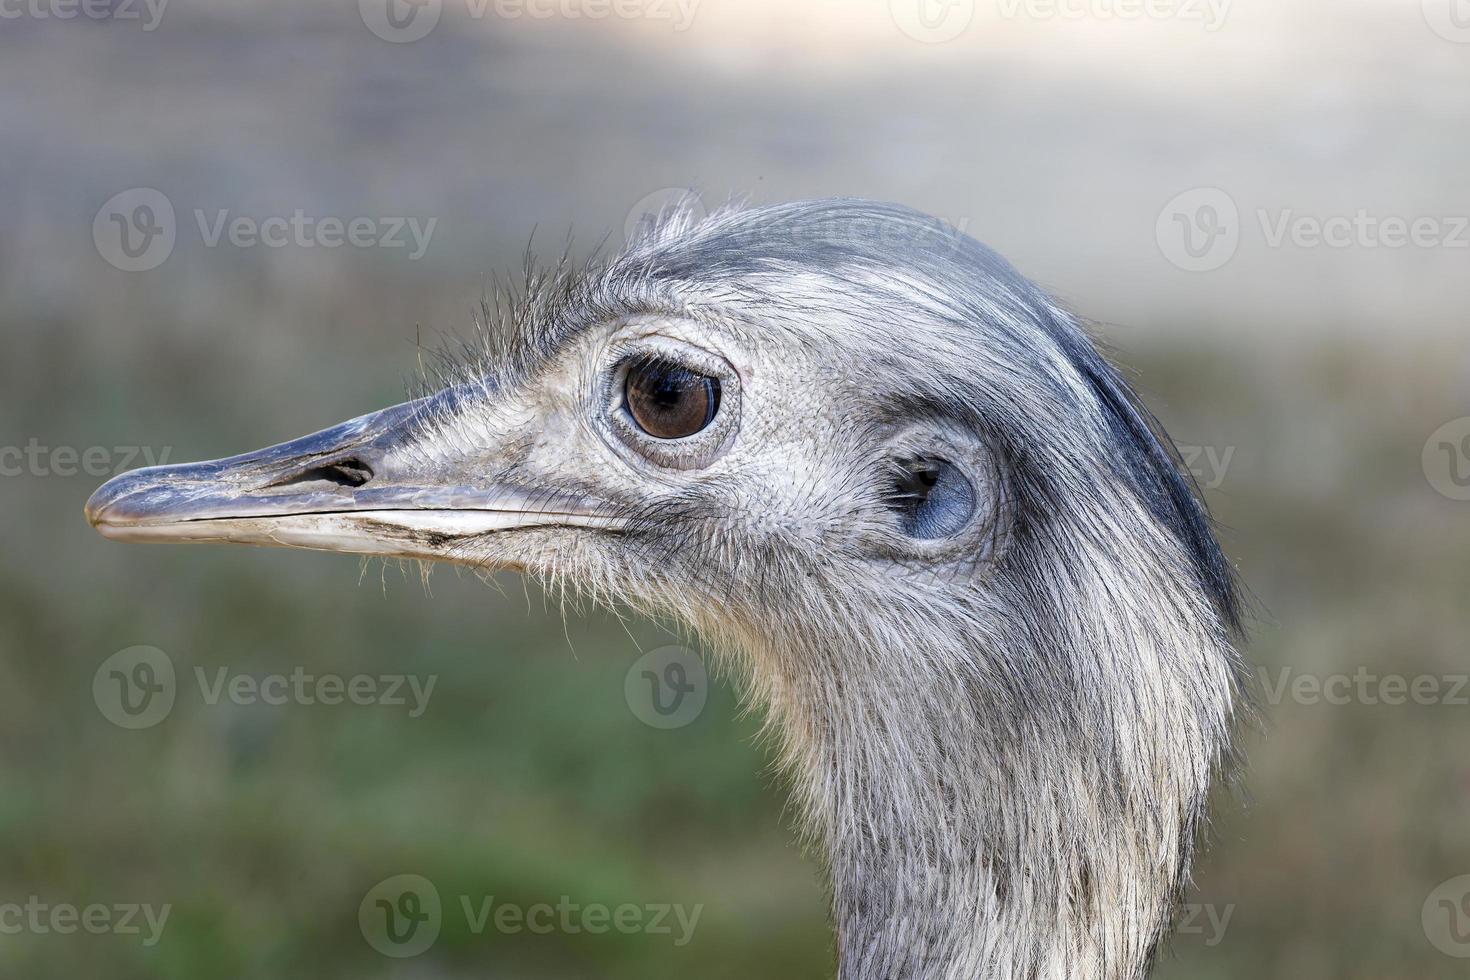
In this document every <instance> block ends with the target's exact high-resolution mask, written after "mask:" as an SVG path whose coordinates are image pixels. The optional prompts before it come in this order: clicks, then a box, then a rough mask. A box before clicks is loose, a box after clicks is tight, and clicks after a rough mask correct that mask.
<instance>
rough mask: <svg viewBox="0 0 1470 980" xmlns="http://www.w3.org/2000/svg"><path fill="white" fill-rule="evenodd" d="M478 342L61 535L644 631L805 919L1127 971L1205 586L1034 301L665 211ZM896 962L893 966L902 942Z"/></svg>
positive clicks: (115, 498) (945, 275)
mask: <svg viewBox="0 0 1470 980" xmlns="http://www.w3.org/2000/svg"><path fill="white" fill-rule="evenodd" d="M489 320H490V322H489V323H488V324H487V329H486V331H485V343H484V345H483V348H484V349H483V350H482V351H481V353H480V354H479V355H478V356H475V357H473V358H468V359H466V360H465V362H464V363H463V364H462V365H460V366H459V367H458V368H456V369H455V370H453V371H452V372H451V373H450V374H449V376H448V377H446V378H445V382H444V384H443V386H442V388H441V389H440V390H437V391H435V392H433V393H431V394H429V395H427V396H426V397H423V398H420V399H418V400H415V401H411V402H408V403H406V404H402V405H398V406H396V407H393V408H388V409H385V410H383V411H379V412H376V413H374V414H370V415H365V416H363V417H361V418H357V419H353V420H351V421H349V422H345V423H342V424H340V425H337V426H334V427H332V428H329V429H326V430H324V431H321V432H318V433H316V434H315V435H311V436H307V437H305V438H301V439H297V440H295V441H292V442H287V443H283V444H280V445H277V446H272V447H270V448H267V449H263V450H260V451H258V452H253V453H247V454H245V455H241V456H234V457H231V458H228V459H222V460H218V461H215V462H207V463H196V464H188V465H180V466H166V467H155V468H150V469H143V470H137V471H133V472H130V473H127V474H124V475H122V476H119V477H117V478H115V479H113V480H112V481H110V482H109V483H107V484H106V485H105V486H103V487H102V488H101V489H100V490H98V491H97V493H96V494H95V495H94V496H93V498H92V499H91V500H90V501H89V502H88V505H87V516H88V519H89V520H90V521H91V522H92V523H93V525H95V526H96V527H97V529H98V530H99V531H101V532H102V533H103V534H104V535H106V536H108V537H111V538H117V539H120V540H131V541H228V542H241V543H247V544H262V545H285V546H291V547H302V548H315V549H322V550H332V551H344V552H357V553H361V554H368V555H384V556H400V557H406V558H413V559H424V560H428V561H447V562H458V563H465V564H470V565H474V566H477V567H480V568H487V569H504V568H509V569H517V570H523V571H525V572H527V573H529V574H531V575H534V576H537V577H540V578H542V579H544V580H546V581H548V582H552V583H556V584H562V585H567V586H571V587H574V588H577V589H579V590H582V591H583V592H585V593H587V594H590V595H592V596H594V597H596V598H599V599H605V600H608V601H621V602H626V603H630V604H632V605H634V606H637V607H640V608H645V609H650V610H654V611H657V612H661V613H671V614H673V615H674V616H675V617H677V618H679V619H681V620H682V621H684V622H685V623H687V624H689V625H690V626H692V627H694V628H695V629H697V630H699V631H701V632H703V633H705V634H707V635H708V636H710V637H711V638H714V639H716V640H719V641H721V644H720V645H721V646H728V647H729V648H731V649H739V650H741V651H744V652H746V653H748V654H749V655H750V657H749V662H750V665H751V667H750V671H749V676H750V678H751V680H752V682H753V688H754V690H755V692H756V695H757V696H758V697H760V698H761V699H763V700H764V701H765V702H767V703H768V704H769V705H770V706H771V707H772V716H773V717H774V718H775V719H776V720H777V723H778V725H779V727H780V728H781V736H782V740H783V745H784V747H785V752H784V757H785V758H786V759H787V760H788V761H789V762H790V764H791V765H792V767H793V768H794V769H795V770H796V771H797V773H798V775H799V776H800V777H801V778H800V779H799V780H798V782H799V784H800V787H799V788H800V791H801V792H802V793H803V794H804V800H805V803H806V807H805V810H806V812H807V813H808V815H809V816H810V817H811V820H812V822H813V824H814V825H815V827H816V829H817V830H818V831H819V832H820V834H821V835H822V836H823V837H824V838H825V839H826V840H827V841H828V843H829V853H830V854H831V855H832V862H833V866H834V871H833V873H834V893H835V901H836V904H837V909H838V918H839V921H840V922H847V921H849V920H853V921H856V920H857V919H864V918H865V917H869V918H871V917H876V916H879V914H880V913H881V912H882V911H883V910H885V909H887V910H889V911H890V912H891V911H893V909H894V908H895V907H896V906H898V905H901V904H902V902H903V901H905V899H904V897H903V896H904V895H905V894H909V895H910V897H912V893H913V889H912V887H908V886H904V885H902V883H903V882H904V881H908V882H909V883H910V884H912V882H913V881H914V880H915V878H916V876H917V878H919V879H922V880H925V881H929V880H932V876H927V877H926V876H925V874H924V873H923V872H922V870H921V869H923V868H930V869H932V868H933V867H934V866H935V865H936V862H937V863H938V864H939V865H941V866H943V867H947V868H948V869H949V870H950V871H952V872H953V875H952V878H953V879H954V880H953V881H950V882H948V883H945V884H941V885H937V886H935V887H939V888H942V889H944V891H943V893H942V894H938V895H930V896H929V897H930V898H931V899H933V900H934V901H935V902H941V903H944V904H946V905H948V906H950V907H952V908H954V907H958V908H959V909H960V911H959V912H958V913H957V915H958V919H957V920H956V919H955V918H954V917H953V916H951V920H952V921H950V922H949V924H948V925H947V926H945V928H948V929H951V930H953V929H960V930H962V931H963V930H978V931H979V933H980V934H983V935H990V936H995V935H1003V934H1010V935H1012V936H1014V937H1023V936H1030V937H1031V938H1030V939H1021V938H1016V939H1013V940H1012V941H1011V942H1010V945H1008V946H1007V945H1004V944H999V942H998V941H994V940H984V941H982V940H975V941H973V942H972V941H970V940H968V939H962V938H956V936H957V935H958V934H955V935H951V934H949V933H945V934H944V935H943V936H940V937H939V938H935V939H934V943H935V944H936V948H943V949H946V950H950V952H951V953H953V954H954V956H956V957H959V956H962V955H963V956H969V957H970V958H971V965H972V966H973V967H974V972H971V973H969V974H964V975H970V976H981V975H986V976H988V975H991V974H990V973H986V972H982V967H983V968H985V969H991V968H993V969H997V970H1004V971H1007V972H1005V973H1004V974H999V973H998V974H996V975H1023V974H1024V975H1031V974H1030V972H1029V971H1031V970H1033V969H1047V968H1055V969H1061V970H1070V969H1072V968H1074V967H1076V966H1077V965H1078V964H1089V963H1091V964H1095V963H1101V962H1103V961H1104V960H1108V961H1110V962H1115V963H1117V964H1124V966H1119V967H1118V970H1119V971H1120V972H1117V973H1116V975H1118V976H1123V975H1125V974H1126V969H1127V967H1126V964H1137V963H1139V962H1142V961H1143V960H1144V959H1145V958H1146V957H1147V956H1148V955H1150V954H1151V951H1152V949H1153V947H1154V944H1155V943H1156V941H1157V939H1158V937H1159V935H1160V934H1161V933H1162V930H1163V928H1164V926H1165V924H1166V922H1167V919H1168V915H1169V911H1170V909H1171V908H1172V903H1173V901H1174V900H1175V899H1176V898H1177V894H1178V891H1179V889H1180V888H1181V887H1182V882H1183V881H1184V879H1185V876H1186V875H1187V870H1188V864H1189V855H1190V848H1191V846H1192V845H1191V843H1190V842H1191V840H1192V837H1193V834H1194V831H1195V829H1196V827H1197V826H1198V825H1199V823H1200V821H1201V819H1202V814H1203V809H1204V797H1205V795H1206V792H1207V790H1208V788H1209V785H1210V783H1211V780H1212V778H1213V775H1214V773H1215V772H1216V770H1217V768H1218V766H1219V764H1220V763H1221V761H1222V759H1224V757H1225V756H1226V755H1227V754H1228V751H1229V745H1230V729H1231V719H1232V716H1233V713H1234V711H1235V707H1236V703H1237V701H1238V688H1239V679H1240V667H1239V664H1238V662H1237V661H1236V660H1235V656H1234V652H1233V649H1232V646H1231V639H1230V638H1231V633H1232V630H1233V629H1234V628H1235V625H1236V618H1237V598H1236V592H1235V587H1234V584H1233V581H1232V573H1231V570H1230V567H1229V565H1228V564H1227V563H1226V561H1225V559H1224V557H1223V556H1222V554H1221V552H1220V550H1219V548H1218V547H1217V545H1216V543H1215V540H1214V538H1213V536H1212V534H1211V531H1210V527H1209V523H1208V519H1207V517H1206V514H1205V511H1204V508H1203V507H1202V505H1201V504H1200V503H1199V501H1198V500H1197V498H1196V495H1195V494H1194V492H1193V490H1192V487H1191V485H1190V483H1189V480H1188V478H1187V476H1185V475H1184V474H1183V472H1182V468H1181V467H1180V466H1179V465H1178V464H1177V461H1176V459H1175V458H1174V456H1173V454H1172V449H1171V447H1170V445H1169V443H1168V442H1167V440H1166V439H1164V438H1163V437H1162V436H1161V435H1160V433H1159V432H1158V431H1157V427H1156V425H1155V423H1154V422H1153V419H1152V417H1151V416H1150V415H1149V414H1148V412H1147V411H1146V410H1144V409H1143V408H1142V407H1141V406H1140V405H1139V403H1138V402H1137V400H1136V399H1135V398H1134V396H1133V394H1132V392H1131V391H1130V389H1129V388H1128V386H1127V384H1126V383H1125V382H1124V381H1123V380H1122V379H1121V377H1120V376H1119V375H1118V373H1117V372H1116V371H1115V370H1114V369H1113V368H1112V367H1111V366H1110V365H1109V364H1108V363H1107V362H1106V361H1105V360H1104V359H1103V358H1102V357H1101V356H1100V355H1099V354H1098V352H1097V350H1096V349H1095V347H1094V346H1093V344H1092V343H1091V342H1090V341H1089V340H1088V339H1087V336H1086V334H1085V332H1084V330H1083V328H1082V326H1081V325H1080V324H1079V322H1078V321H1077V320H1076V319H1075V318H1074V317H1073V316H1072V315H1071V314H1069V313H1068V312H1066V311H1065V310H1063V309H1062V308H1061V307H1059V306H1058V305H1057V304H1055V303H1054V302H1053V301H1051V300H1050V299H1049V298H1048V297H1047V296H1046V295H1045V294H1044V293H1043V292H1042V291H1041V290H1039V289H1038V288H1037V287H1035V286H1034V285H1033V284H1031V283H1030V282H1028V281H1027V280H1026V279H1025V278H1023V277H1022V276H1021V275H1019V274H1018V273H1017V272H1016V271H1015V270H1013V269H1012V268H1011V267H1010V266H1009V265H1008V264H1007V263H1005V262H1004V261H1003V260H1002V259H1001V258H999V257H998V256H997V255H996V254H995V253H994V252H992V251H990V250H989V249H987V248H985V247H984V246H982V245H980V244H979V243H978V242H976V241H974V240H973V239H971V238H969V237H967V236H965V235H963V234H961V233H959V232H958V231H957V230H955V229H954V228H952V227H949V226H947V225H944V224H943V223H941V222H938V221H936V220H934V219H932V218H928V217H926V216H924V215H921V214H918V213H916V212H914V211H911V210H908V209H906V208H902V207H898V206H893V205H883V204H873V203H868V202H859V201H825V202H811V203H797V204H784V205H777V206H772V207H764V208H755V209H748V210H738V209H732V210H727V211H721V212H718V213H716V214H714V215H712V216H710V217H708V218H705V219H701V220H693V219H690V218H687V217H686V216H684V215H681V214H678V213H676V214H674V215H672V216H669V217H666V218H665V220H663V221H661V222H658V223H656V224H655V225H653V226H652V227H651V228H650V229H648V230H647V231H646V233H645V234H644V235H643V236H642V237H641V238H639V239H638V240H637V241H635V242H634V243H633V244H632V245H631V246H630V247H629V248H628V249H627V250H626V251H625V252H624V253H622V254H620V255H618V256H616V257H614V258H612V259H609V260H607V261H605V262H602V263H600V264H597V265H594V266H592V267H590V268H587V269H579V270H573V269H571V268H569V267H568V266H566V265H562V266H558V267H556V268H553V269H551V270H549V271H548V272H545V273H541V274H533V275H532V276H531V277H530V280H529V285H528V286H527V288H526V289H525V290H524V291H523V292H522V293H520V294H519V295H517V296H516V297H514V298H512V299H511V300H510V301H509V302H508V303H507V304H506V305H505V306H504V307H503V308H502V309H501V310H500V312H499V314H498V315H495V316H492V317H490V318H489ZM885 828H886V829H885ZM843 867H849V868H853V867H861V868H863V869H865V870H864V872H863V873H862V874H857V873H856V872H853V873H852V874H851V875H848V874H845V873H844V872H843V870H842V869H843ZM885 869H887V871H886V872H885ZM916 869H918V870H916ZM1002 879H1004V880H1005V881H1006V882H1014V881H1016V880H1018V879H1019V880H1023V881H1025V882H1026V884H1025V886H1024V890H1023V891H1022V892H1018V891H1015V890H1014V887H1015V886H1014V885H1013V884H1007V885H1006V887H1005V888H1001V887H1000V886H999V885H998V884H997V883H998V882H1000V881H1001V880H1002ZM1141 881H1142V882H1145V883H1144V884H1140V882H1141ZM906 887H908V891H905V888H906ZM920 891H922V889H921V890H920ZM1108 895H1113V896H1123V895H1126V896H1127V897H1126V899H1125V898H1123V897H1117V899H1116V902H1115V903H1114V904H1113V905H1111V906H1110V905H1108V904H1107V896H1108ZM899 918H902V916H900V917H899ZM956 922H958V925H956ZM1042 922H1046V923H1047V925H1046V926H1045V927H1044V928H1043V927H1042V926H1040V925H1038V923H1042ZM986 923H989V925H990V926H991V927H992V928H989V929H982V927H983V926H984V925H985V924H986ZM881 928H883V927H881V926H878V925H873V926H872V927H871V929H865V928H862V927H858V926H852V927H851V928H850V929H849V930H847V932H846V934H845V937H844V939H843V945H842V949H843V955H844V960H845V961H857V960H862V959H863V958H865V957H866V961H867V962H876V961H875V960H873V957H874V956H875V955H877V954H875V953H874V952H873V951H872V949H871V948H868V947H864V946H862V945H861V944H862V943H863V942H871V941H872V939H871V937H872V935H873V934H874V933H873V930H879V931H881ZM1007 930H1009V933H1007ZM964 934H965V935H968V932H966V933H964ZM849 936H851V937H856V938H852V939H849V938H847V937H849ZM865 936H866V937H867V938H864V937H865ZM986 942H990V943H991V945H985V943H986ZM854 944H856V945H854ZM908 945H912V944H911V943H910V944H908ZM921 945H922V944H921ZM903 946H905V942H895V943H893V944H890V946H889V947H887V948H888V949H889V951H890V952H889V953H888V954H885V955H887V956H888V960H887V962H889V963H890V965H891V966H892V967H893V969H894V970H895V971H897V972H899V973H902V970H903V969H904V966H903V964H904V963H906V962H909V961H907V960H900V959H894V958H893V957H897V956H900V955H902V956H913V957H922V956H924V955H928V954H925V953H923V951H922V949H921V948H920V946H915V947H914V949H915V950H917V951H916V952H910V953H904V954H900V953H898V952H894V950H897V949H898V948H900V947H903ZM961 949H963V950H968V952H966V953H963V954H961V953H955V952H954V951H955V950H961ZM1089 957H1091V958H1090V959H1089ZM913 962H915V963H917V962H921V961H920V960H914V961H913ZM956 962H960V960H958V959H956ZM874 975H876V974H874ZM885 975H887V974H885ZM903 975H908V974H903ZM925 975H930V974H925ZM932 975H939V974H938V973H935V974H932ZM955 975H961V974H959V973H957V974H955ZM1036 975H1050V974H1042V973H1038V974H1036ZM1067 975H1083V974H1081V973H1077V974H1071V973H1069V974H1067ZM1099 975H1104V974H1102V973H1099ZM1106 975H1109V976H1111V975H1114V974H1113V973H1107V974H1106Z"/></svg>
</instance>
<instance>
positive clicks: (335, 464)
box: [263, 457, 373, 490]
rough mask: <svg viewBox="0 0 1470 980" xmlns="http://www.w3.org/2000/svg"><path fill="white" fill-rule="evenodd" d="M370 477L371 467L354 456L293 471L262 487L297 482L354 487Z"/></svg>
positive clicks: (288, 485) (287, 485)
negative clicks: (297, 471) (289, 474)
mask: <svg viewBox="0 0 1470 980" xmlns="http://www.w3.org/2000/svg"><path fill="white" fill-rule="evenodd" d="M372 478H373V470H372V467H370V466H368V464H366V463H364V462H363V461H362V460H360V459H358V458H356V457H349V458H347V459H336V460H333V461H332V462H330V463H324V464H322V465H321V466H313V467H311V468H310V469H307V470H302V471H301V472H299V473H293V474H292V475H291V476H288V477H286V478H284V479H281V480H277V481H276V482H275V483H271V484H268V485H267V486H265V487H264V488H263V489H266V490H274V489H276V488H277V487H290V486H295V485H297V484H299V483H335V484H337V486H339V487H349V488H356V487H360V486H362V485H363V484H365V483H367V482H368V481H369V480H371V479H372Z"/></svg>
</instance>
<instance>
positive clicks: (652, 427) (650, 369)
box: [623, 358, 720, 439]
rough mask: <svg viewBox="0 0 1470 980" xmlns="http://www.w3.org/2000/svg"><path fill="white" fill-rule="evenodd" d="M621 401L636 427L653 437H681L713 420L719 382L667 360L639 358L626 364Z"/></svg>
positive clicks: (697, 430) (716, 405)
mask: <svg viewBox="0 0 1470 980" xmlns="http://www.w3.org/2000/svg"><path fill="white" fill-rule="evenodd" d="M623 402H624V404H625V405H626V407H627V410H628V414H629V415H630V416H631V417H632V419H633V421H634V422H635V423H637V425H638V428H640V429H642V430H643V431H644V432H646V433H648V434H649V435H651V436H653V437H654V438H655V439H683V438H685V437H686V436H692V435H694V434H695V433H696V432H699V431H700V430H702V429H704V428H705V427H706V426H707V425H709V424H710V423H711V422H713V421H714V418H715V413H716V412H718V411H719V408H720V382H719V379H718V378H711V377H709V376H708V375H704V374H699V373H697V372H695V371H691V370H689V369H688V368H685V367H681V366H680V365H678V364H675V363H673V362H671V361H665V360H661V359H656V358H655V359H647V360H640V361H636V362H634V363H633V364H631V365H630V366H629V367H628V376H627V380H626V381H625V382H624V384H623Z"/></svg>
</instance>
